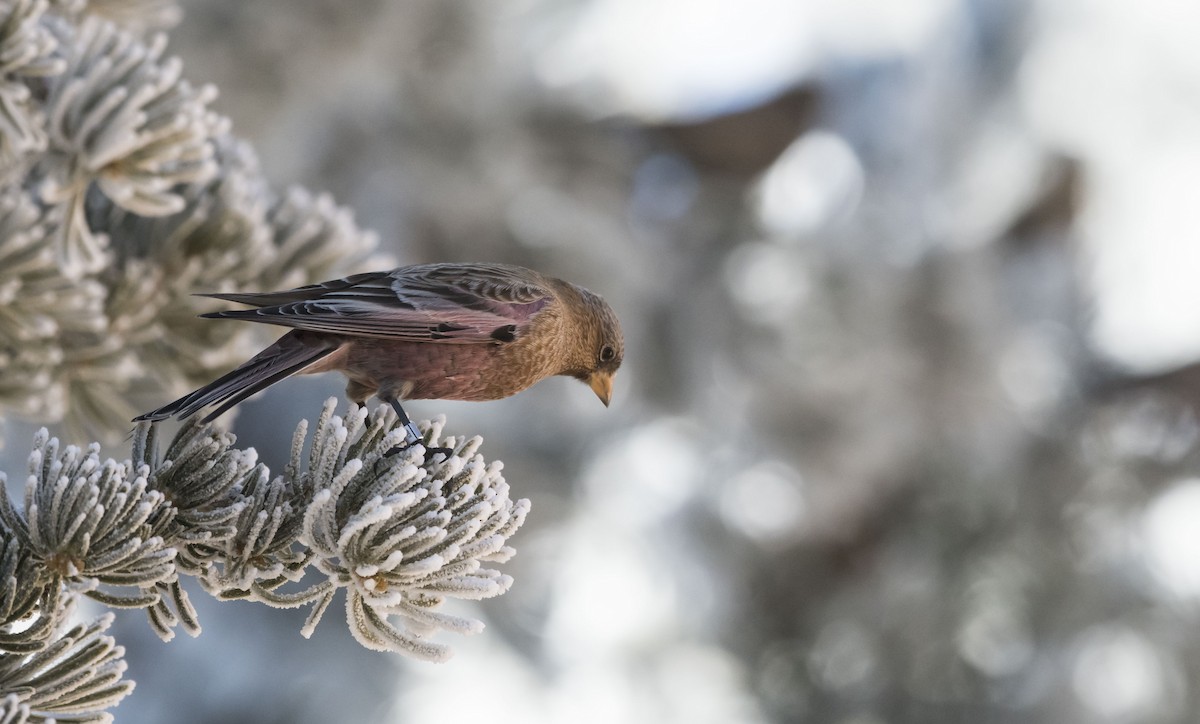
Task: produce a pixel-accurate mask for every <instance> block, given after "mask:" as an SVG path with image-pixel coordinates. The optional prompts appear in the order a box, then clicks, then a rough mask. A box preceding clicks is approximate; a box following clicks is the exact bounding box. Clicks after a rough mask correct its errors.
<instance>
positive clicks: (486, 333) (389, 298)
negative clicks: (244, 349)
mask: <svg viewBox="0 0 1200 724" xmlns="http://www.w3.org/2000/svg"><path fill="white" fill-rule="evenodd" d="M203 296H209V297H215V298H217V299H225V300H228V301H233V302H240V303H243V304H252V305H255V306H256V307H257V308H256V309H247V310H238V311H228V312H214V313H211V314H205V315H203V316H205V317H215V318H223V319H244V320H249V321H254V322H263V323H266V324H278V325H282V326H285V327H293V328H296V329H306V330H310V331H314V332H328V333H331V334H341V335H349V336H361V337H380V338H386V339H396V340H405V341H413V342H442V343H460V344H479V343H501V342H510V341H512V340H514V339H516V338H518V337H520V336H521V334H523V333H524V331H525V329H527V328H528V326H529V324H530V322H531V321H532V319H533V317H534V315H536V314H537V313H538V312H540V311H541V310H542V309H544V308H545V307H546V305H547V304H549V303H550V302H551V301H552V300H553V299H554V297H553V294H552V293H551V291H550V290H549V289H548V288H546V286H545V285H544V284H543V283H542V282H541V280H540V278H538V277H536V276H535V275H534V273H532V272H529V271H527V270H524V269H521V268H519V267H509V266H505V265H489V264H476V265H462V264H454V265H443V264H425V265H419V266H411V267H401V268H400V269H396V270H393V271H391V272H371V273H367V274H356V275H354V276H350V277H346V278H345V279H339V280H335V281H330V282H323V283H321V284H312V285H309V286H305V287H299V288H297V289H292V290H288V291H283V292H267V293H263V294H207V295H203Z"/></svg>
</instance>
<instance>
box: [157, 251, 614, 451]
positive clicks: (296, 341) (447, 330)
mask: <svg viewBox="0 0 1200 724" xmlns="http://www.w3.org/2000/svg"><path fill="white" fill-rule="evenodd" d="M197 296H203V297H211V298H215V299H220V300H224V301H229V302H236V303H240V304H245V305H249V306H251V307H253V308H252V309H240V310H232V311H220V312H210V313H207V314H201V315H200V316H201V317H205V318H211V319H240V320H246V321H251V322H261V323H265V324H274V325H280V326H284V327H290V328H291V330H290V331H288V332H287V333H286V334H284V335H283V336H282V337H280V338H279V339H278V340H277V341H276V342H275V343H273V344H271V345H270V346H268V347H267V348H266V349H264V350H263V351H261V352H259V353H258V354H257V355H255V356H254V357H252V358H251V359H249V360H247V361H246V362H245V363H243V364H242V365H241V366H239V367H237V368H236V369H234V370H233V371H232V372H229V373H228V374H225V375H223V376H221V377H219V378H217V379H216V380H214V381H212V382H210V383H209V384H207V385H204V386H203V387H201V388H199V389H197V390H195V391H193V392H190V393H188V394H186V395H184V396H183V397H180V398H179V399H178V400H175V401H174V402H171V403H169V404H167V405H164V406H162V407H160V408H158V409H156V410H151V411H150V412H147V413H145V414H142V415H139V416H138V417H136V418H134V422H138V421H142V420H150V421H155V420H164V419H167V418H170V417H177V418H178V419H185V418H187V417H190V416H191V415H193V414H195V413H196V412H198V411H200V410H201V409H203V408H205V407H208V406H209V405H214V404H219V406H218V407H217V408H216V409H215V410H214V411H212V412H211V413H209V414H208V415H207V417H205V418H204V422H210V421H212V420H213V419H215V418H216V417H218V416H220V415H221V414H223V413H224V412H225V411H227V410H228V409H229V408H231V407H233V406H234V405H237V404H238V403H240V402H241V401H243V400H245V399H246V398H247V397H250V396H251V395H253V394H255V393H256V392H259V391H261V390H263V389H265V388H267V387H269V386H271V385H273V384H275V383H276V382H278V381H280V380H282V379H284V378H286V377H290V376H292V375H297V374H316V373H320V372H328V371H334V370H338V371H341V372H342V373H343V374H345V375H346V377H347V379H348V382H347V385H346V396H347V397H348V398H349V399H350V400H352V401H353V402H355V403H357V404H360V405H361V404H365V403H366V401H367V399H368V398H370V397H371V396H372V395H374V396H376V397H378V398H379V399H380V401H381V402H383V403H386V404H388V405H390V406H391V407H392V408H393V409H394V410H395V411H396V415H397V417H398V418H399V421H400V424H401V425H403V426H404V428H405V442H404V444H403V445H402V446H401V447H402V448H407V447H410V446H412V445H414V444H416V443H417V442H419V441H420V440H421V437H420V434H419V433H418V431H417V429H416V426H415V425H413V423H412V420H411V419H409V417H408V415H407V414H406V413H405V411H404V408H403V406H402V405H401V402H402V401H406V400H419V399H442V400H497V399H501V398H504V397H508V396H510V395H514V394H516V393H517V392H520V391H522V390H524V389H526V388H528V387H530V386H531V385H533V384H534V383H536V382H538V381H540V380H542V379H544V378H547V377H551V376H556V375H565V376H569V377H574V378H576V379H578V380H581V381H582V382H584V383H586V384H587V385H588V386H589V387H591V389H592V391H593V392H595V394H596V396H597V397H599V398H600V401H601V402H603V403H604V405H605V406H606V407H607V406H608V405H609V403H610V402H611V400H612V393H613V378H614V376H615V375H616V373H617V370H618V368H620V366H621V362H622V360H623V359H624V355H625V343H624V335H623V334H622V331H621V324H620V322H619V321H618V319H617V315H616V314H615V313H614V312H613V310H612V307H610V306H609V304H608V303H607V302H605V301H604V299H602V298H601V297H600V296H599V295H596V294H593V293H592V292H590V291H588V290H587V289H584V288H583V287H580V286H577V285H575V284H572V283H570V282H567V281H564V280H562V279H558V278H555V277H552V276H548V275H544V274H541V273H539V272H537V271H534V270H532V269H526V268H524V267H519V266H513V265H509V264H492V263H433V264H416V265H411V266H402V267H399V268H396V269H392V270H390V271H376V272H366V273H363V274H354V275H351V276H347V277H344V278H342V279H335V280H332V281H326V282H321V283H318V284H310V285H307V286H302V287H297V288H295V289H290V290H287V291H280V292H249V293H247V292H236V293H205V294H198V295H197Z"/></svg>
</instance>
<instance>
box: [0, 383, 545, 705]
mask: <svg viewBox="0 0 1200 724" xmlns="http://www.w3.org/2000/svg"><path fill="white" fill-rule="evenodd" d="M335 405H336V401H335V400H333V399H331V400H329V401H328V402H327V403H326V405H325V409H324V410H323V412H322V414H321V416H320V418H319V419H318V421H317V424H316V426H315V429H314V430H313V431H312V434H311V435H309V433H308V423H307V421H302V422H301V423H300V425H299V426H298V427H297V429H296V434H295V437H294V439H293V445H292V454H291V461H290V462H289V464H288V465H287V467H286V469H285V470H284V471H283V473H282V474H278V475H275V476H272V475H271V473H270V471H269V470H268V469H267V468H266V467H265V466H264V465H262V464H261V463H259V462H258V460H257V454H256V453H255V451H254V450H253V449H252V448H251V449H240V448H237V447H235V442H236V440H235V438H234V437H233V435H231V434H229V433H227V432H224V431H221V430H219V429H217V428H214V427H213V426H211V425H204V424H200V423H196V422H190V423H188V424H187V425H185V426H184V427H183V428H182V429H181V430H180V431H179V432H178V434H176V436H175V437H174V439H173V440H171V442H170V443H169V444H168V445H167V446H166V449H165V450H160V447H161V446H160V441H159V439H158V429H157V426H156V424H154V423H141V424H139V425H138V427H137V428H136V429H135V430H134V434H133V442H132V451H131V455H130V458H129V459H126V460H124V461H121V462H117V461H115V460H112V459H102V458H101V457H100V446H99V445H97V444H92V445H90V446H88V447H87V448H86V449H81V448H79V447H76V446H73V445H69V446H66V447H63V446H61V445H60V444H59V441H58V440H57V439H55V438H51V437H50V435H49V434H48V433H47V432H46V431H45V430H44V429H43V430H41V431H39V432H38V434H37V435H36V436H35V438H34V441H33V451H32V453H31V454H30V456H29V476H28V478H27V480H26V483H25V494H24V501H23V504H21V505H17V504H15V503H14V502H13V501H11V500H10V499H9V497H8V496H7V495H4V496H3V497H2V498H0V577H2V578H3V582H4V585H3V588H2V589H0V720H2V721H25V720H29V721H37V720H39V719H37V717H45V716H51V715H54V713H55V712H66V713H71V714H72V716H76V715H83V716H84V719H79V720H90V719H87V717H93V718H96V717H98V718H103V714H102V712H101V710H102V709H103V708H104V707H107V706H111V705H113V704H115V703H116V702H118V701H119V700H120V699H121V698H122V697H124V696H125V694H127V693H128V692H129V691H130V690H131V689H132V683H131V682H128V681H124V680H122V679H121V673H122V672H123V670H124V664H123V662H122V661H121V656H122V650H121V648H120V647H117V646H114V644H113V641H112V639H111V638H109V637H107V636H101V635H100V633H101V632H102V631H103V630H104V629H105V628H107V626H108V623H109V620H110V619H109V618H102V619H100V620H99V621H98V622H96V623H93V624H92V625H90V626H86V627H80V626H76V627H74V628H72V629H70V630H67V631H64V628H65V626H66V619H67V617H68V615H69V613H70V612H71V610H72V608H73V602H74V601H75V599H76V597H78V596H87V597H89V598H92V599H93V600H95V601H98V602H100V603H102V604H104V605H107V606H110V607H114V608H142V609H145V610H146V611H147V614H148V616H149V620H150V625H151V627H152V628H153V630H154V631H155V633H156V634H158V636H159V637H160V638H162V639H163V640H169V639H171V638H172V637H173V636H174V635H175V629H176V628H177V627H182V628H183V630H184V631H186V632H187V633H188V634H190V635H193V636H196V635H198V634H199V633H200V624H199V622H198V620H197V616H196V611H195V609H193V607H192V605H191V604H190V603H189V601H188V597H187V594H186V593H185V592H184V590H183V588H182V587H181V585H180V575H181V574H182V575H188V576H192V577H194V578H195V579H196V581H197V582H198V583H199V585H200V586H201V587H202V588H203V589H204V590H205V591H207V592H208V593H210V594H212V595H213V596H216V597H218V598H222V599H248V600H253V601H259V602H262V603H265V604H267V605H270V606H273V607H281V608H292V607H297V606H304V605H311V606H312V611H311V613H310V615H309V617H308V620H307V621H306V622H305V624H304V626H303V629H302V633H303V634H304V635H305V636H308V635H310V634H311V633H312V631H313V629H314V628H315V627H316V625H317V623H318V622H319V621H320V619H321V616H322V614H323V613H324V612H325V610H326V609H327V608H328V606H329V604H330V602H331V601H332V599H333V597H334V595H335V594H336V593H337V592H338V590H339V589H343V588H344V589H346V618H347V621H348V623H349V626H350V630H351V633H353V635H354V637H355V638H356V639H357V640H358V641H359V642H360V643H361V644H362V645H364V646H366V647H368V648H371V649H376V650H381V651H395V652H400V653H404V654H407V655H409V656H414V657H416V658H420V659H424V660H428V661H443V660H445V659H446V658H448V657H449V656H450V653H451V651H450V649H449V647H447V646H446V645H445V644H441V643H436V642H434V641H432V640H431V637H432V636H433V635H434V634H436V633H437V632H438V631H439V630H446V631H451V632H457V633H475V632H478V631H480V630H482V628H483V624H482V623H480V622H479V621H476V620H473V619H469V618H463V617H460V616H452V615H449V614H446V613H443V612H441V611H439V610H438V608H439V607H440V606H441V605H442V603H444V602H445V600H446V599H448V598H465V599H482V598H490V597H493V596H498V595H500V594H502V593H504V592H505V591H507V590H508V587H509V586H510V585H511V583H512V579H511V578H510V577H508V576H506V575H503V574H501V573H500V572H499V571H497V570H495V569H494V568H493V567H491V564H496V563H503V562H505V561H507V560H508V559H509V558H510V557H511V556H512V555H513V552H514V551H513V549H512V548H511V547H509V546H508V545H507V541H508V538H509V537H510V536H511V535H512V534H513V533H514V532H516V530H517V529H518V528H520V526H521V524H522V523H523V522H524V520H525V514H526V513H527V512H528V510H529V501H527V500H519V501H513V500H512V499H511V498H509V491H508V484H507V483H505V481H504V478H503V476H502V475H501V474H500V470H501V465H500V463H498V462H493V463H491V464H488V463H485V461H484V459H483V457H482V456H481V455H479V454H478V450H479V447H480V444H481V442H482V441H481V440H480V439H479V438H478V437H475V438H469V439H463V438H458V437H453V436H443V435H442V428H443V426H444V424H445V422H444V420H442V419H439V420H435V421H434V422H432V423H429V424H426V425H425V426H424V435H425V439H424V443H425V446H426V447H445V448H448V449H450V450H451V451H452V453H451V454H450V455H449V456H448V457H447V456H445V455H443V454H438V455H436V456H434V457H435V459H429V457H427V455H426V452H425V449H423V448H422V447H420V446H415V447H413V448H409V449H407V450H404V451H402V452H400V453H398V454H389V452H390V451H392V450H394V449H395V448H396V446H398V445H400V444H401V443H403V441H404V429H403V428H401V427H398V426H397V425H396V417H395V413H394V412H393V411H392V410H391V408H389V407H386V406H381V407H379V408H378V409H376V410H375V412H373V413H370V414H368V412H367V409H366V408H365V407H358V406H355V405H351V406H350V408H349V410H348V412H347V413H346V414H345V415H344V416H339V415H336V414H334V408H335ZM306 443H308V444H307V445H306ZM306 447H307V448H308V449H309V452H308V454H307V455H305V454H304V452H303V451H304V450H305V448H306ZM3 481H4V475H3V474H2V473H0V482H3ZM289 587H290V589H291V590H289ZM5 697H7V698H5ZM14 716H15V718H13V717H14ZM5 717H8V718H5ZM22 717H27V719H26V718H22ZM72 720H76V719H72Z"/></svg>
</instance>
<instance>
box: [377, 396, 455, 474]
mask: <svg viewBox="0 0 1200 724" xmlns="http://www.w3.org/2000/svg"><path fill="white" fill-rule="evenodd" d="M384 402H386V403H388V404H389V405H391V406H392V409H393V410H395V411H396V417H397V418H399V420H400V424H401V425H403V426H404V442H403V443H402V444H400V445H397V446H396V447H394V448H392V449H391V450H388V451H387V452H386V453H384V456H385V457H387V456H391V455H396V454H397V453H402V452H404V451H405V450H407V449H409V448H410V447H412V446H413V445H416V444H417V443H421V444H422V445H424V443H423V442H422V440H421V433H420V431H419V430H417V426H416V425H414V424H413V421H412V420H410V419H409V417H408V413H406V412H405V411H404V408H403V407H402V406H401V405H400V400H397V399H396V398H394V397H393V398H391V399H386V400H384ZM425 452H426V453H427V454H429V455H436V454H437V453H442V454H443V455H445V456H446V458H447V459H449V458H450V454H451V453H452V452H454V451H453V450H451V449H450V448H448V447H428V446H426V447H425Z"/></svg>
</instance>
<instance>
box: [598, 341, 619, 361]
mask: <svg viewBox="0 0 1200 724" xmlns="http://www.w3.org/2000/svg"><path fill="white" fill-rule="evenodd" d="M616 356H617V351H616V350H615V349H613V348H612V345H611V344H606V345H604V346H603V347H601V348H600V361H601V362H612V361H613V359H615V358H616Z"/></svg>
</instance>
